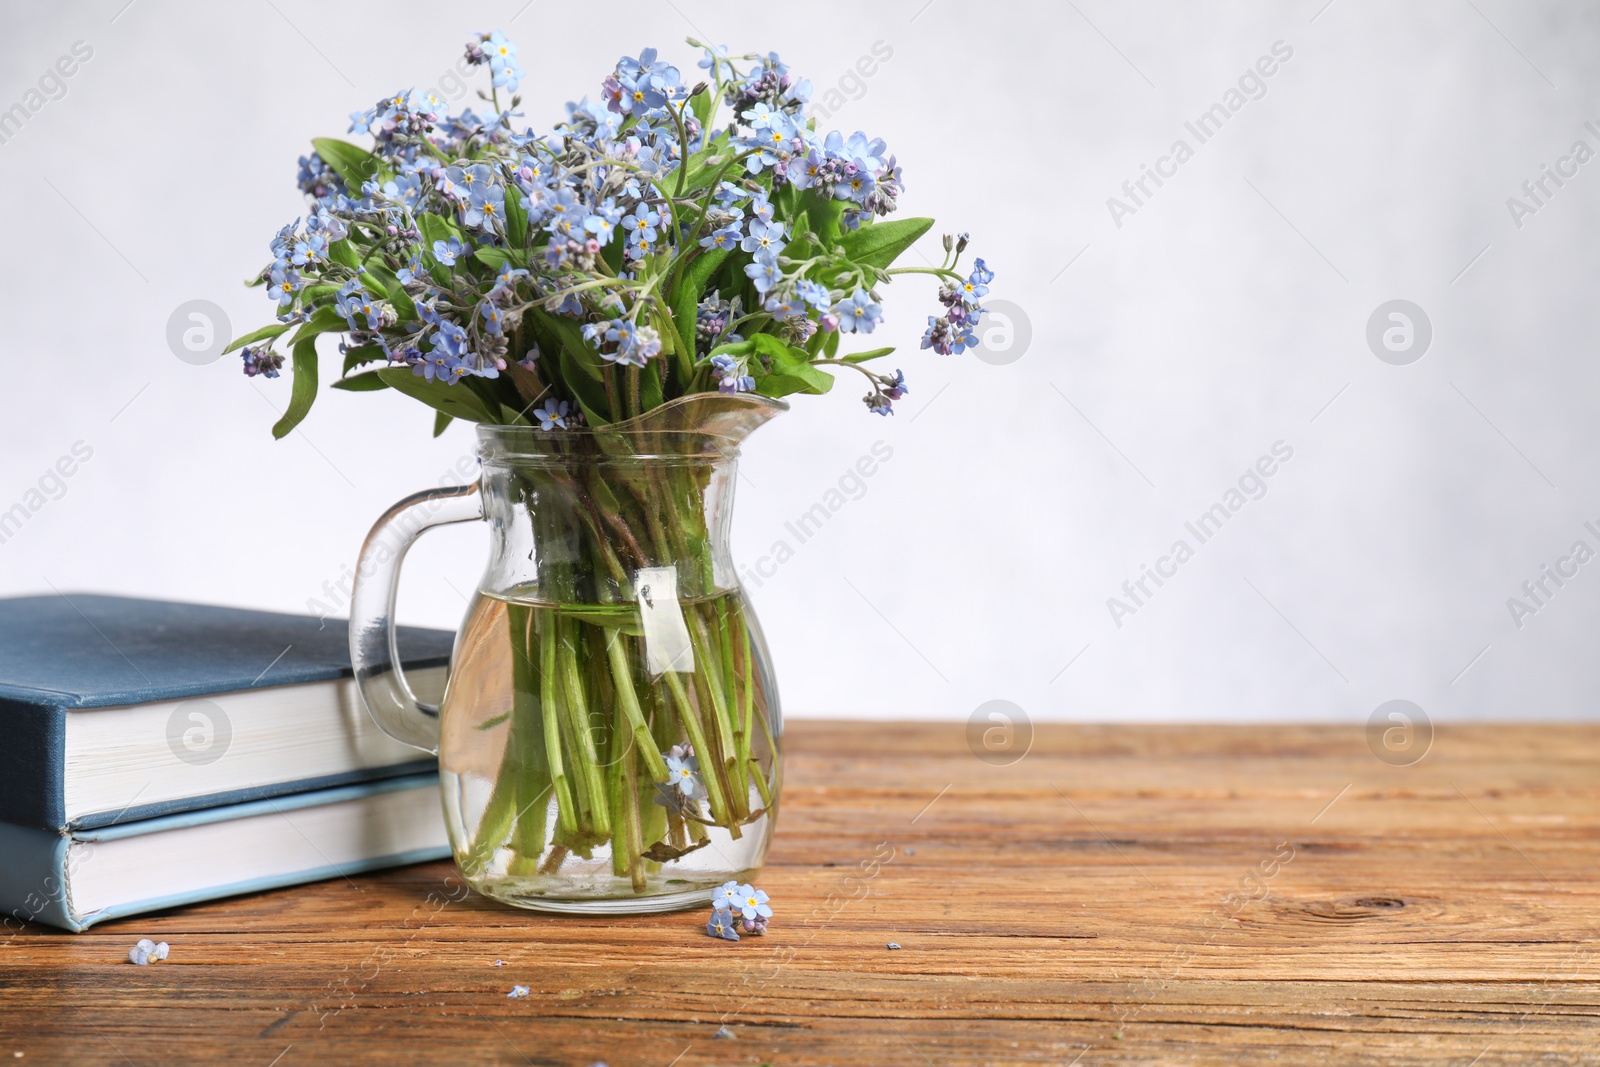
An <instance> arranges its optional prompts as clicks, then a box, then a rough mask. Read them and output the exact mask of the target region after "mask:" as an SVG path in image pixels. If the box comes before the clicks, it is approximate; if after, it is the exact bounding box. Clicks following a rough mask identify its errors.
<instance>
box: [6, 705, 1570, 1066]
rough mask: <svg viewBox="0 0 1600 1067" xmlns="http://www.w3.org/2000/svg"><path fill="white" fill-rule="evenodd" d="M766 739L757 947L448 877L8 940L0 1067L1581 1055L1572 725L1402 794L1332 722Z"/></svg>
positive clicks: (421, 871) (306, 892)
mask: <svg viewBox="0 0 1600 1067" xmlns="http://www.w3.org/2000/svg"><path fill="white" fill-rule="evenodd" d="M787 744H788V753H789V763H788V781H787V782H786V784H785V787H784V792H783V814H782V817H781V819H780V823H779V830H778V836H777V843H776V846H775V847H774V849H773V851H772V856H771V862H770V866H769V867H768V868H767V870H766V872H765V874H764V875H763V877H762V878H761V880H760V884H761V885H762V886H764V887H765V888H766V889H767V890H768V891H769V892H770V893H771V894H772V897H773V900H774V903H775V905H776V906H777V909H778V911H777V917H776V919H775V921H774V925H773V926H772V930H771V932H770V934H769V935H768V936H767V937H766V938H764V939H762V938H748V939H746V940H744V941H742V942H740V943H739V944H730V943H726V942H720V941H715V940H712V939H710V938H708V937H706V936H704V934H703V933H702V932H701V931H702V925H703V922H704V915H703V914H702V913H701V912H681V913H677V914H671V915H658V916H651V917H643V918H625V919H614V920H606V921H601V922H592V921H586V920H580V919H574V918H564V917H552V916H542V915H537V914H533V913H527V912H518V911H513V910H510V909H507V908H503V907H500V906H498V905H495V904H492V903H490V902H488V901H486V900H483V899H481V898H478V897H476V896H467V897H466V898H465V899H462V900H459V901H454V900H452V899H451V898H452V897H455V896H460V895H461V893H460V891H459V890H458V889H456V888H455V887H457V886H458V885H459V883H457V882H456V881H455V880H454V879H453V878H452V877H451V868H450V867H449V865H448V864H430V865H427V866H421V867H412V868H409V869H405V870H399V871H393V872H388V873H384V874H379V875H372V876H364V877H357V878H355V879H354V880H353V881H346V880H334V881H329V882H323V883H321V884H319V885H314V886H309V887H305V888H301V889H295V890H285V891H280V892H275V893H264V894H260V895H257V896H252V897H245V898H240V899H236V900H230V901H223V902H219V903H215V904H210V905H205V906H198V907H191V908H184V909H179V910H174V911H171V912H167V913H163V914H160V915H152V916H146V917H142V918H136V919H128V920H123V921H120V922H112V923H106V924H104V925H102V926H98V927H95V928H94V929H93V930H92V931H91V932H89V933H86V934H79V935H72V934H66V933H61V932H58V931H53V930H47V929H40V928H29V929H28V930H27V931H26V932H24V933H21V934H19V935H17V936H15V937H13V938H11V939H10V940H8V941H6V942H4V944H3V945H0V1063H4V1062H8V1057H10V1056H11V1055H13V1053H14V1052H17V1053H25V1058H23V1059H21V1060H19V1061H18V1062H21V1063H23V1064H24V1065H26V1064H53V1063H74V1064H76V1063H90V1064H97V1063H105V1064H111V1063H133V1064H139V1065H143V1064H156V1063H205V1064H223V1063H227V1064H256V1065H261V1067H266V1065H268V1064H277V1065H279V1067H293V1065H296V1064H308V1063H328V1064H346V1063H357V1062H378V1063H429V1064H445V1063H448V1064H455V1063H504V1064H525V1063H531V1064H541V1065H543V1064H552V1065H563V1067H568V1065H571V1067H587V1065H589V1064H591V1063H593V1062H595V1061H597V1060H604V1061H606V1062H607V1063H609V1064H610V1065H611V1067H633V1065H636V1064H639V1065H648V1067H667V1065H668V1064H678V1065H680V1067H691V1065H700V1064H756V1063H767V1062H770V1063H774V1064H840V1065H843V1064H909V1065H913V1067H917V1065H925V1064H1023V1063H1026V1064H1074V1063H1076V1064H1081V1065H1084V1067H1089V1065H1094V1064H1109V1063H1145V1064H1237V1063H1265V1062H1269V1061H1270V1062H1276V1063H1281V1064H1289V1065H1302V1064H1307V1065H1321V1064H1355V1063H1363V1064H1366V1063H1382V1064H1387V1065H1409V1064H1456V1065H1459V1067H1466V1065H1468V1064H1473V1065H1474V1067H1493V1065H1501V1064H1579V1063H1584V1064H1597V1063H1600V888H1597V886H1596V880H1595V875H1596V867H1597V864H1596V860H1597V845H1600V833H1597V831H1600V774H1597V773H1596V771H1597V764H1596V760H1597V757H1600V728H1597V727H1595V726H1571V725H1564V726H1554V725H1536V726H1530V725H1522V726H1473V727H1465V726H1463V727H1450V728H1445V729H1441V730H1440V731H1439V734H1438V737H1437V738H1436V740H1435V742H1434V744H1433V748H1432V751H1431V752H1430V753H1429V754H1428V755H1427V757H1426V758H1425V759H1423V760H1422V761H1421V762H1420V763H1418V764H1416V765H1414V766H1410V767H1392V766H1388V765H1386V764H1384V763H1382V762H1380V761H1379V760H1378V759H1376V758H1374V756H1373V755H1372V753H1371V752H1370V751H1369V750H1368V748H1367V744H1366V741H1365V739H1364V737H1363V735H1362V733H1361V731H1359V730H1355V729H1349V728H1334V727H1300V726H1251V727H1182V728H1169V727H1144V726H1138V727H1129V726H1090V727H1082V726H1049V727H1041V728H1040V729H1039V730H1038V732H1037V736H1036V738H1035V740H1034V743H1033V747H1032V750H1031V752H1030V753H1029V754H1028V755H1027V756H1026V758H1024V759H1022V760H1021V761H1020V762H1018V763H1016V764H1015V765H1012V766H1008V767H997V766H991V765H989V764H986V763H984V762H982V761H980V760H979V759H977V758H975V757H974V755H973V754H972V752H971V751H969V749H968V745H967V742H966V738H965V730H964V727H963V725H961V724H957V725H927V724H885V725H873V724H841V723H819V722H795V723H792V724H791V725H790V728H789V734H788V741H787ZM863 864H865V865H866V866H865V869H863ZM430 894H432V896H431V897H430ZM143 936H149V937H154V938H157V939H164V940H166V941H168V942H170V943H171V945H172V956H171V959H170V960H169V961H168V962H166V963H164V964H159V965H156V966H151V967H134V966H132V965H130V964H128V963H126V962H125V958H126V954H127V950H128V948H129V946H130V945H131V944H132V943H133V942H134V941H135V940H136V939H138V938H139V937H143ZM889 942H895V943H898V944H899V945H900V946H901V947H900V949H899V950H898V951H896V950H892V949H889V948H886V945H888V943H889ZM496 960H501V961H503V965H501V966H496ZM513 983H520V984H524V985H527V986H528V987H529V989H530V990H531V992H530V994H529V995H528V996H527V997H526V998H525V999H508V998H507V997H506V993H507V991H508V990H509V989H510V988H511V986H512V984H513ZM719 1029H721V1030H723V1032H724V1033H726V1034H730V1035H732V1036H731V1037H718V1036H717V1035H718V1032H719Z"/></svg>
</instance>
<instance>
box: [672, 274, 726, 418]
mask: <svg viewBox="0 0 1600 1067" xmlns="http://www.w3.org/2000/svg"><path fill="white" fill-rule="evenodd" d="M729 251H730V250H729V249H726V248H718V249H714V250H712V251H709V252H701V253H700V254H699V255H698V256H696V257H695V258H694V259H692V260H690V261H689V265H688V266H687V267H686V268H684V270H683V275H682V277H680V278H679V279H678V280H677V282H676V283H674V285H673V290H672V293H671V295H670V298H669V301H668V302H669V304H670V306H671V308H672V321H673V324H674V326H675V327H676V328H677V333H678V338H679V339H680V340H681V341H682V342H683V344H682V345H681V346H680V347H679V348H678V351H677V352H676V353H675V357H676V358H675V359H674V361H673V373H674V375H675V377H676V379H677V383H676V384H677V387H678V389H679V390H680V391H683V390H687V389H688V386H689V379H690V378H692V377H694V338H695V329H696V326H697V324H698V323H699V319H700V300H701V298H703V297H704V296H705V292H706V283H707V282H708V281H710V280H711V276H712V275H713V274H715V273H716V272H717V268H718V267H720V266H721V265H722V261H723V260H725V259H727V258H728V252H729Z"/></svg>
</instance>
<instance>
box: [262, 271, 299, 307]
mask: <svg viewBox="0 0 1600 1067" xmlns="http://www.w3.org/2000/svg"><path fill="white" fill-rule="evenodd" d="M268 277H269V279H270V282H271V284H269V285H268V287H267V288H268V291H270V292H271V293H272V295H273V296H274V297H275V298H276V299H277V301H278V306H279V307H288V306H289V305H290V304H292V303H294V294H296V293H298V292H299V291H300V290H301V289H303V288H305V282H304V281H302V280H301V278H300V272H299V271H297V270H293V269H291V268H289V267H284V266H274V267H273V268H272V273H271V274H270V275H269V276H268Z"/></svg>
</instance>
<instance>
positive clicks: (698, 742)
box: [662, 671, 739, 837]
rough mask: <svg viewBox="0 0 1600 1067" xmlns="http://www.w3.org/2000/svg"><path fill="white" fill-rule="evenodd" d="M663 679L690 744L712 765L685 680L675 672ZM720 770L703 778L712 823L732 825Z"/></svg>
mask: <svg viewBox="0 0 1600 1067" xmlns="http://www.w3.org/2000/svg"><path fill="white" fill-rule="evenodd" d="M663 677H664V678H666V680H667V691H668V692H670V693H671V694H672V699H673V700H675V701H677V703H678V718H679V719H681V720H682V721H683V730H684V732H685V733H687V734H688V735H689V743H690V744H691V745H693V746H694V750H695V752H697V753H699V754H700V757H701V759H704V760H706V761H707V763H710V760H711V746H710V745H708V744H706V734H705V731H704V730H702V729H701V728H700V720H699V718H698V717H697V716H696V715H695V711H694V707H693V706H692V705H691V704H690V703H689V694H688V693H687V692H685V691H684V688H683V679H682V678H679V677H678V675H677V673H676V672H674V671H668V672H667V673H666V674H665V675H663ZM720 770H721V768H720V767H717V766H715V765H714V764H713V765H711V766H710V767H709V768H708V770H707V773H705V774H703V775H702V776H701V777H703V778H704V779H705V783H706V793H707V794H708V798H709V800H710V802H711V818H712V821H714V822H718V823H728V824H731V823H732V822H733V820H732V819H730V818H729V817H728V798H727V794H726V793H724V792H723V790H722V778H721V775H720V774H719V773H717V772H719V771H720ZM665 778H666V776H665V775H662V779H663V780H665ZM732 831H733V835H734V836H735V837H737V836H739V835H738V828H737V827H733V828H732Z"/></svg>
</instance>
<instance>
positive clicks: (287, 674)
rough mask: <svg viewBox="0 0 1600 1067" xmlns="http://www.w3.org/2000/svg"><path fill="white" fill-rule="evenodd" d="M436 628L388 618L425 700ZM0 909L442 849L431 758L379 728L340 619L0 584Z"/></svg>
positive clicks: (308, 876)
mask: <svg viewBox="0 0 1600 1067" xmlns="http://www.w3.org/2000/svg"><path fill="white" fill-rule="evenodd" d="M451 642H452V635H450V634H449V633H445V632H441V631H437V630H418V629H409V628H404V627H402V628H401V629H400V631H399V650H400V658H401V662H402V663H403V665H404V666H405V667H406V668H407V672H408V677H409V679H410V680H411V683H412V685H413V687H414V688H415V689H416V691H417V692H418V694H419V695H420V696H421V697H422V698H423V699H424V700H428V699H434V700H436V699H437V698H438V695H439V693H440V692H441V691H442V690H443V688H444V679H445V674H446V672H447V670H448V667H449V661H450V648H451ZM0 731H4V735H3V736H4V740H3V741H0V916H6V917H9V920H10V921H8V922H7V924H6V925H8V926H12V927H13V928H15V924H16V923H17V922H19V921H20V922H41V923H49V924H51V925H54V926H61V927H65V928H67V929H69V930H83V929H86V928H87V927H88V926H90V925H91V924H93V923H96V922H99V921H101V920H103V919H110V918H117V917H120V916H124V915H132V914H137V913H140V912H146V911H153V910H156V909H159V908H168V907H172V906H174V905H179V904H187V903H192V902H195V901H200V900H208V899H212V898H215V897H223V896H231V895H233V894H237V893H250V892H256V891H259V890H263V889H270V888H275V887H278V886H286V885H294V884H297V883H301V882H309V881H315V880H317V879H322V878H332V877H338V876H340V875H349V874H352V873H354V872H357V871H367V870H373V869H375V868H379V867H388V866H395V865H398V864H403V863H415V862H420V861H422V860H429V859H437V858H440V857H442V856H446V855H448V854H449V851H450V850H449V843H448V840H447V838H446V834H445V828H444V819H443V816H442V814H441V811H440V802H439V781H438V771H437V766H436V764H435V761H434V760H433V759H432V758H431V757H427V756H425V754H423V753H421V752H418V751H417V750H416V749H413V748H409V747H407V746H405V745H402V744H400V743H399V742H398V741H395V740H393V739H391V738H389V737H388V736H387V735H385V734H384V733H383V732H382V731H380V730H379V729H378V727H377V724H376V723H374V722H373V721H372V720H371V718H370V717H369V716H368V715H367V713H366V710H365V708H363V707H362V704H361V700H360V697H359V695H358V694H357V692H356V688H355V681H354V679H353V678H352V676H351V670H350V653H349V646H348V643H347V639H346V624H345V623H344V622H343V621H342V620H319V619H316V618H312V617H309V616H296V615H279V614H274V613H269V612H261V611H243V610H238V609H233V608H221V607H207V606H202V605H196V604H177V603H169V602H164V601H153V600H133V599H127V598H123V597H109V596H91V595H80V594H66V595H61V596H49V597H22V598H15V599H9V600H5V599H0Z"/></svg>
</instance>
